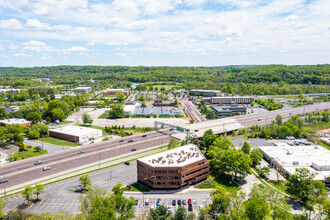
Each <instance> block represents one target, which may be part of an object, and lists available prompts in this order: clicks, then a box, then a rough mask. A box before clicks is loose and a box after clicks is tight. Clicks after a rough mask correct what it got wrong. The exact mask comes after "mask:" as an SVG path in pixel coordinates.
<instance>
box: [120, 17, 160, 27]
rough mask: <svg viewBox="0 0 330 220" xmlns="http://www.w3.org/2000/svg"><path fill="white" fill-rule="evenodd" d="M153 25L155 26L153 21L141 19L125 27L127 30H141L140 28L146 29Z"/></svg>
mask: <svg viewBox="0 0 330 220" xmlns="http://www.w3.org/2000/svg"><path fill="white" fill-rule="evenodd" d="M154 24H156V22H155V20H152V19H148V20H145V19H142V20H139V21H133V22H132V23H129V24H127V25H126V27H127V28H128V29H142V28H145V27H148V26H150V25H154Z"/></svg>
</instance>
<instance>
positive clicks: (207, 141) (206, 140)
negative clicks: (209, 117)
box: [203, 129, 218, 149]
mask: <svg viewBox="0 0 330 220" xmlns="http://www.w3.org/2000/svg"><path fill="white" fill-rule="evenodd" d="M217 138H218V136H217V135H216V134H214V133H213V130H212V129H208V130H207V131H205V132H204V134H203V147H205V148H207V149H208V148H209V146H210V145H211V144H212V143H213V142H214V141H215V139H217Z"/></svg>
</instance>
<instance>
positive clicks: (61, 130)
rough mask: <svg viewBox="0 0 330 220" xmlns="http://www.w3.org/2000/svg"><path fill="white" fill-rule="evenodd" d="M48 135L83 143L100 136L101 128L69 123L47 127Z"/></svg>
mask: <svg viewBox="0 0 330 220" xmlns="http://www.w3.org/2000/svg"><path fill="white" fill-rule="evenodd" d="M49 136H50V137H54V138H59V139H62V140H67V141H72V142H76V143H83V142H86V141H89V140H92V139H95V138H99V137H102V130H99V129H94V128H86V127H80V126H74V125H69V126H63V127H58V128H54V129H49Z"/></svg>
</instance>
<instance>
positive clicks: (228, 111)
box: [212, 105, 247, 118]
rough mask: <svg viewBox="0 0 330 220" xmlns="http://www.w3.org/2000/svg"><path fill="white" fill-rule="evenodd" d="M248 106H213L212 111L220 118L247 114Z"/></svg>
mask: <svg viewBox="0 0 330 220" xmlns="http://www.w3.org/2000/svg"><path fill="white" fill-rule="evenodd" d="M246 109H247V105H212V110H213V111H214V113H215V114H216V115H218V116H219V117H220V118H224V117H230V116H233V115H240V114H246Z"/></svg>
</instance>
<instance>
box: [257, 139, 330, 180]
mask: <svg viewBox="0 0 330 220" xmlns="http://www.w3.org/2000/svg"><path fill="white" fill-rule="evenodd" d="M259 150H260V152H261V153H262V154H263V156H264V159H265V160H267V161H269V162H270V164H271V165H272V166H273V167H276V168H278V169H279V170H280V171H281V172H282V173H283V174H284V175H286V176H290V175H291V174H294V173H295V172H296V168H307V169H308V170H310V171H311V172H312V173H313V174H314V175H315V178H314V180H320V181H323V182H325V183H330V151H329V150H327V149H325V148H323V147H321V146H312V145H303V146H302V145H294V146H288V145H281V146H272V147H269V146H268V147H266V146H265V147H259Z"/></svg>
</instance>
